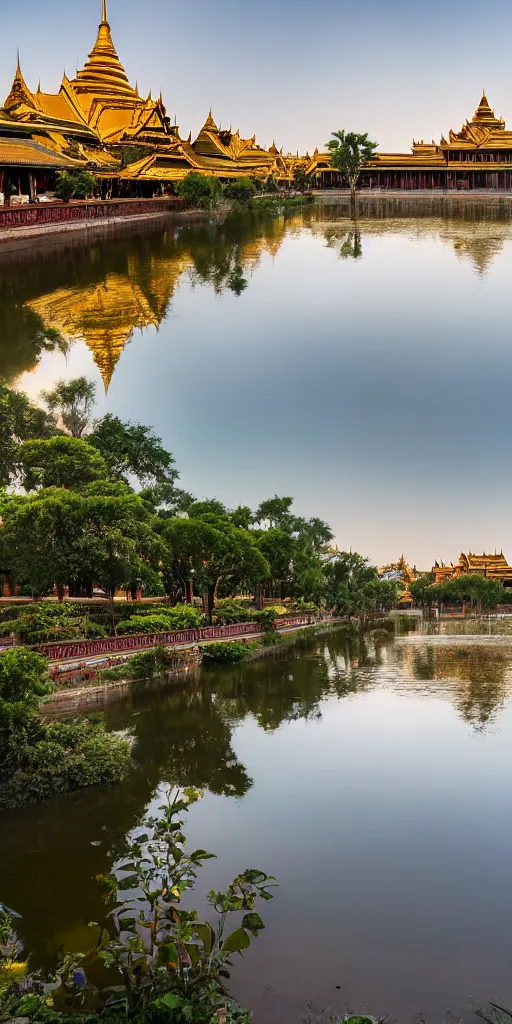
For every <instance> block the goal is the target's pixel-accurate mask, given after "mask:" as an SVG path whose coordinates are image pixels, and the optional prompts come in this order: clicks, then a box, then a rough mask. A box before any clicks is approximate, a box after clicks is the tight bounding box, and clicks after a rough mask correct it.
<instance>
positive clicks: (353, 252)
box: [324, 221, 363, 260]
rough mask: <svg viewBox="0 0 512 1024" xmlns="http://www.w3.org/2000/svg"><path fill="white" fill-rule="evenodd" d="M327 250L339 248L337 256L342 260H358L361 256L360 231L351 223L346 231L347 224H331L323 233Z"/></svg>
mask: <svg viewBox="0 0 512 1024" xmlns="http://www.w3.org/2000/svg"><path fill="white" fill-rule="evenodd" d="M324 235H325V240H326V243H327V248H328V249H335V248H338V246H339V255H340V259H342V260H349V259H352V260H358V259H360V258H361V256H362V255H363V246H362V242H361V231H360V229H359V226H358V225H357V224H355V223H353V222H351V223H350V227H349V229H348V230H347V222H346V221H345V222H343V221H341V223H340V224H335V225H333V224H331V225H329V227H328V228H327V229H326V230H325V232H324Z"/></svg>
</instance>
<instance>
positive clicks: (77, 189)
mask: <svg viewBox="0 0 512 1024" xmlns="http://www.w3.org/2000/svg"><path fill="white" fill-rule="evenodd" d="M97 188H98V179H97V178H95V177H94V174H90V172H89V171H59V172H58V174H57V184H56V187H55V195H56V196H57V198H58V199H63V200H64V202H65V203H68V202H69V200H70V199H73V198H75V199H88V198H89V197H90V196H93V195H94V193H95V192H96V190H97Z"/></svg>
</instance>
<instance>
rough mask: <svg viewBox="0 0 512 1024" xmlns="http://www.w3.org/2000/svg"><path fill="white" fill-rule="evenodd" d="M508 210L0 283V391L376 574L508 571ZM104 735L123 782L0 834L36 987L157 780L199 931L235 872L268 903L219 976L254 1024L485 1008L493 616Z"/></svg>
mask: <svg viewBox="0 0 512 1024" xmlns="http://www.w3.org/2000/svg"><path fill="white" fill-rule="evenodd" d="M510 212H511V211H510V210H509V207H508V205H506V204H504V203H502V202H501V201H500V200H496V201H494V202H493V203H485V202H477V201H475V202H473V201H469V200H468V201H465V200H464V201H461V202H459V203H448V204H446V205H445V206H441V205H440V204H439V202H434V201H431V200H427V199H423V200H421V201H419V202H418V205H417V207H416V208H415V207H414V206H412V205H411V201H410V200H408V201H407V205H406V206H404V204H400V202H399V201H398V200H395V199H389V200H386V201H385V202H384V201H383V202H382V203H381V204H380V205H379V206H378V207H377V208H376V207H375V205H374V206H373V207H371V208H370V207H369V206H366V205H365V203H362V205H361V210H360V218H359V221H358V224H357V225H353V224H351V223H350V222H349V221H348V219H347V218H346V216H345V215H344V211H343V209H342V208H340V209H337V208H336V207H329V208H321V207H315V208H314V209H309V210H306V211H304V212H303V213H294V214H293V215H292V216H289V217H287V218H285V217H273V218H267V219H263V220H260V219H255V218H254V217H252V216H251V215H245V216H241V217H235V218H229V219H228V221H227V222H226V223H225V224H216V223H211V224H208V223H199V224H197V225H195V226H193V225H192V226H189V227H186V228H182V227H180V226H179V225H177V224H176V223H172V222H170V223H169V224H163V225H155V226H153V227H152V228H150V229H149V228H147V227H144V228H138V229H137V230H133V229H129V230H126V229H123V230H121V231H118V232H116V233H115V234H110V233H109V234H108V235H101V234H95V233H91V234H88V235H87V238H85V237H84V236H81V237H78V235H77V236H76V237H74V238H72V237H71V236H66V238H65V239H64V240H59V241H58V242H55V243H52V244H51V246H43V247H41V248H40V249H38V250H37V251H35V250H34V251H33V252H31V253H29V254H23V255H21V254H20V255H19V257H18V256H17V257H14V256H12V255H11V256H10V257H9V259H8V260H2V259H1V257H0V376H4V377H6V378H7V379H8V380H9V381H10V382H12V383H13V384H15V385H16V386H19V387H22V388H24V389H26V390H27V391H28V393H29V394H30V395H31V396H32V397H34V398H37V396H38V394H39V392H40V391H41V390H42V389H43V388H48V387H50V386H51V385H52V384H53V383H54V382H55V381H56V380H58V379H60V378H71V377H74V376H77V375H78V374H87V375H88V376H90V377H92V378H93V379H94V380H96V382H97V384H98V402H97V415H102V414H103V413H104V412H105V411H109V412H112V413H114V414H116V415H119V416H120V417H121V418H122V419H123V420H127V419H131V420H139V421H141V422H143V423H147V424H151V425H153V426H154V427H155V429H156V431H157V433H158V434H159V435H160V436H161V437H162V438H163V440H164V442H165V444H166V446H168V448H169V449H170V450H172V451H173V453H174V455H175V457H176V461H177V466H178V468H179V470H180V472H181V481H180V482H181V485H182V486H183V487H185V488H187V489H189V490H191V491H193V492H194V493H195V494H196V495H197V496H198V497H203V496H209V497H213V496H218V497H219V498H221V499H222V500H223V501H225V502H226V503H227V504H228V505H235V504H237V503H238V502H242V503H243V504H250V505H252V506H256V505H257V504H258V503H259V502H260V501H261V500H262V499H263V498H266V497H268V496H270V495H272V494H273V493H275V492H277V493H279V494H290V495H294V496H295V498H296V509H297V512H298V514H301V515H311V516H312V515H319V516H321V517H322V518H325V519H327V520H328V521H329V522H330V523H331V524H332V525H333V528H334V530H335V533H336V538H337V540H338V542H339V544H340V546H342V547H343V546H345V547H352V549H357V550H359V551H361V552H363V553H364V554H367V555H369V556H370V557H371V558H372V559H373V560H374V561H376V562H378V563H382V562H385V561H390V560H396V559H397V558H398V557H399V555H400V553H401V552H402V551H404V554H405V555H406V557H407V558H408V560H409V561H416V562H417V564H418V566H419V568H425V569H427V568H429V567H430V566H431V564H432V562H433V560H434V558H436V557H437V558H444V559H447V560H450V559H454V560H456V559H457V557H458V554H459V551H460V549H461V548H462V549H464V550H466V549H473V550H477V551H478V550H482V549H487V550H489V549H491V550H494V548H495V546H497V547H498V549H499V548H501V547H502V546H503V548H504V551H505V553H506V554H507V555H508V556H509V560H510V559H511V558H512V537H511V535H510V505H511V500H510V499H511V497H512V495H511V490H512V476H511V474H510V472H509V471H508V467H509V463H510V429H511V428H510V381H511V380H512V347H511V345H510V323H511V315H510V280H511V271H512V223H511V221H510ZM412 213H414V214H415V216H411V214H412ZM441 214H442V215H441ZM49 328H57V330H58V332H59V338H58V340H55V338H53V339H52V338H48V337H47V336H46V335H45V332H47V331H48V329H49ZM106 718H107V722H108V724H109V727H110V728H113V729H118V728H126V727H128V728H130V729H131V730H132V731H133V735H134V757H135V763H136V767H135V769H134V772H133V775H132V776H131V778H130V779H129V780H128V781H127V782H126V783H125V784H124V785H123V786H121V787H118V788H115V789H102V790H94V791H92V790H91V791H89V792H83V793H79V794H77V795H73V796H69V797H66V798H62V799H60V800H56V801H53V802H51V803H49V804H46V805H42V806H38V807H32V808H28V809H24V810H21V811H19V812H15V813H11V814H8V815H4V816H3V817H2V818H1V819H0V900H2V901H5V902H6V903H7V904H8V905H10V906H12V907H14V908H15V909H16V910H17V911H18V912H20V913H21V914H22V915H23V919H22V923H21V931H22V933H23V937H24V939H25V941H26V948H27V949H32V950H34V963H50V962H53V961H54V959H55V957H56V956H57V955H58V952H59V950H62V949H83V948H86V947H87V946H88V945H89V943H90V940H91V934H90V932H89V931H88V929H87V923H88V922H89V921H90V920H99V919H100V918H101V916H102V914H104V912H105V911H104V907H103V904H102V903H101V900H100V898H99V893H98V888H97V883H96V881H95V876H96V875H97V874H99V873H103V872H105V871H106V870H108V868H109V866H110V865H111V863H112V860H113V859H114V858H115V855H116V850H117V849H119V846H120V844H121V843H122V839H123V837H124V836H125V835H126V833H127V832H128V831H129V830H130V829H131V828H133V827H134V825H136V823H137V822H138V821H139V820H140V818H141V816H142V815H143V814H144V813H145V811H146V810H147V809H148V808H149V807H152V808H156V807H157V806H158V804H159V802H160V797H161V795H162V793H163V792H164V791H165V788H166V787H167V786H170V785H173V784H180V785H181V784H182V785H196V786H200V787H202V788H204V790H205V797H204V799H203V801H202V802H201V803H200V804H199V805H198V806H197V807H194V808H193V810H192V812H191V814H190V819H189V829H188V832H189V835H190V841H191V842H193V843H195V844H196V845H201V846H204V847H206V848H208V849H211V850H214V851H215V852H216V853H217V854H218V860H217V861H213V862H208V864H207V866H205V868H204V869H203V871H202V874H201V880H200V885H199V890H198V907H199V909H200V910H201V909H203V906H204V905H203V904H202V900H203V899H204V894H205V892H206V891H207V890H208V889H209V888H210V887H212V886H224V885H225V884H226V883H227V882H229V880H230V879H231V877H232V876H233V875H234V874H236V873H237V872H238V871H239V870H240V869H243V868H245V867H246V866H257V867H261V868H263V869H264V870H266V871H268V872H270V873H272V874H274V875H276V877H277V878H278V881H279V883H280V888H279V889H278V891H277V894H276V897H275V899H274V900H273V901H272V902H270V903H268V904H265V905H264V908H263V913H264V917H265V922H266V925H267V927H266V929H265V931H264V932H263V934H262V935H261V936H260V938H259V939H258V940H257V941H256V942H255V943H254V946H253V948H252V949H251V950H250V952H249V954H248V956H247V959H246V960H245V961H244V962H240V963H239V964H237V966H236V970H235V974H234V980H233V987H234V992H235V994H236V995H237V996H238V997H239V998H240V999H241V1000H242V1001H243V1002H244V1003H246V1004H247V1005H249V1006H251V1007H253V1008H254V1010H255V1021H256V1024H296V1022H297V1021H298V1019H299V1018H300V1017H301V1015H302V1014H303V1012H304V1010H305V1000H309V1001H310V1002H311V1003H313V1004H314V1005H315V1006H316V1007H318V1008H322V1007H332V1008H333V1009H334V1010H337V1011H342V1010H343V1009H344V1007H345V1006H346V1005H347V1004H348V1005H349V1006H350V1008H351V1009H353V1010H354V1011H362V1010H366V1011H367V1012H371V1013H373V1014H375V1015H378V1014H384V1013H388V1014H390V1015H391V1017H392V1018H394V1017H396V1018H398V1019H399V1020H400V1021H405V1020H410V1019H411V1018H412V1017H413V1016H415V1015H417V1014H418V1013H424V1014H426V1015H427V1016H428V1018H429V1019H430V1020H436V1021H440V1020H443V1019H444V1018H445V1015H446V1011H447V1008H451V1009H452V1010H453V1012H454V1013H456V1014H460V1015H462V1016H463V1017H466V1016H467V1015H468V1014H469V1012H470V1008H471V1006H477V1005H479V1004H481V1003H482V1002H484V1001H485V1000H486V999H488V998H491V999H494V1000H496V1001H498V1002H502V1003H503V1004H504V1005H512V884H511V883H512V813H511V812H512V787H511V784H510V779H511V772H512V627H511V625H510V622H509V620H497V621H496V622H494V623H491V624H490V623H489V622H488V621H487V620H482V621H481V622H479V623H477V622H460V621H459V622H457V621H456V622H450V623H447V624H442V627H441V635H428V636H424V635H422V634H421V633H418V632H416V633H411V634H405V635H403V636H397V637H396V638H393V637H387V638H386V637H383V638H381V639H380V640H379V642H378V643H377V644H376V643H374V642H373V641H367V642H366V643H361V644H357V643H356V644H352V645H349V646H347V643H346V641H345V640H344V639H343V637H342V636H341V635H337V636H332V637H331V638H330V639H329V640H323V641H322V642H314V643H305V644H304V645H303V646H301V647H300V648H297V649H296V650H295V651H294V652H293V653H292V654H290V653H286V652H284V653H283V654H281V655H279V656H278V657H276V658H275V659H274V658H273V659H271V660H266V661H262V662H259V663H254V664H251V665H250V666H246V667H244V668H237V669H236V670H232V669H230V670H221V671H218V672H215V673H206V672H202V673H201V675H200V676H199V677H198V678H197V679H195V680H189V681H187V685H186V687H184V688H180V687H172V688H170V689H166V690H159V691H158V690H155V691H153V692H152V693H150V694H145V695H144V694H140V695H139V696H137V695H134V696H133V697H132V698H131V699H130V700H128V701H124V702H121V703H119V704H116V705H113V706H111V707H110V708H109V709H108V711H107V712H106Z"/></svg>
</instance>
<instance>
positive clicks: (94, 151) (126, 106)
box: [0, 0, 291, 192]
mask: <svg viewBox="0 0 512 1024" xmlns="http://www.w3.org/2000/svg"><path fill="white" fill-rule="evenodd" d="M2 117H3V118H4V119H6V120H8V121H9V122H10V124H12V125H15V126H19V128H20V129H22V131H23V132H24V133H25V136H26V137H28V138H30V139H31V140H32V141H33V142H34V143H36V144H37V145H39V146H41V147H44V149H45V151H49V152H52V153H53V154H54V160H55V161H56V166H57V164H58V166H59V167H60V169H62V167H63V166H66V165H67V166H68V167H73V166H74V167H83V168H87V169H89V170H92V171H93V172H94V173H95V174H96V175H97V176H98V177H100V178H102V179H104V180H105V179H111V180H112V181H115V182H116V183H117V184H118V185H120V187H121V191H122V186H123V184H124V185H125V186H127V188H126V191H129V186H130V184H131V183H138V185H139V186H145V191H146V192H148V191H150V190H152V189H154V187H155V186H157V185H165V184H174V183H176V182H178V181H180V180H181V179H182V178H184V177H185V175H186V174H188V173H189V172H190V171H199V172H200V173H202V174H206V175H213V176H215V177H219V178H221V179H222V180H226V181H229V180H230V179H233V178H237V177H256V178H260V179H262V180H267V179H268V178H269V176H270V175H273V176H274V177H275V178H276V179H278V180H287V179H288V177H289V170H288V166H287V163H286V159H285V158H284V156H283V154H282V152H280V151H279V150H278V149H277V147H276V146H275V145H274V144H273V145H272V146H271V147H270V149H269V150H265V149H263V148H262V147H261V146H259V145H258V144H257V142H256V138H255V137H254V136H252V137H251V138H247V139H246V138H242V137H241V135H240V132H238V131H236V132H233V131H232V130H231V129H222V128H219V127H218V126H217V125H216V123H215V121H214V120H213V117H212V114H211V111H210V113H209V115H208V117H207V118H206V121H205V123H204V125H203V127H202V129H201V131H200V132H199V135H198V136H197V138H196V139H195V141H194V142H192V138H191V136H190V135H189V137H188V138H187V139H182V138H181V137H180V133H179V128H178V126H177V125H173V124H171V122H170V118H169V117H168V116H167V113H166V109H165V106H164V103H163V99H162V96H161V95H160V96H159V98H158V99H156V100H155V99H153V98H152V96H151V93H150V94H149V96H147V97H146V98H144V97H142V96H140V95H139V91H138V88H137V86H136V85H135V86H132V85H130V83H129V81H128V77H127V75H126V72H125V69H124V67H123V65H122V64H121V61H120V59H119V57H118V54H117V51H116V49H115V46H114V43H113V40H112V35H111V31H110V25H109V23H108V20H107V0H102V17H101V22H100V25H99V28H98V34H97V38H96V42H95V44H94V47H93V49H92V50H91V53H90V54H89V58H88V60H87V62H86V64H85V65H84V67H83V68H82V69H81V70H80V71H78V72H77V73H76V76H75V78H72V79H70V78H68V77H67V75H66V74H64V77H63V79H62V83H61V86H60V89H59V92H58V93H57V94H52V93H45V92H42V90H41V86H40V84H39V85H38V87H37V89H36V90H35V92H33V91H32V90H31V89H30V88H29V86H28V85H27V82H26V80H25V78H24V75H23V73H22V70H21V65H20V61H19V57H18V64H17V67H16V72H15V75H14V80H13V83H12V86H11V90H10V92H9V95H8V96H7V98H6V100H5V103H4V108H3V111H1V112H0V119H1V118H2ZM1 159H2V155H1V150H0V160H1ZM290 180H291V179H290ZM139 191H140V190H139Z"/></svg>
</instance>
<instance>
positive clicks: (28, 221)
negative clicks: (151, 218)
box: [0, 197, 183, 231]
mask: <svg viewBox="0 0 512 1024" xmlns="http://www.w3.org/2000/svg"><path fill="white" fill-rule="evenodd" d="M182 206H183V200H182V199H178V198H176V197H170V198H167V199H104V200H97V199H96V200H91V201H89V200H84V202H77V203H34V204H33V205H32V204H26V205H24V206H0V231H2V229H3V230H6V229H8V228H24V227H33V226H34V225H39V224H65V223H69V222H71V221H77V220H102V221H103V220H113V219H114V218H116V217H130V216H134V215H135V214H141V213H166V212H168V211H171V210H180V209H181V208H182Z"/></svg>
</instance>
